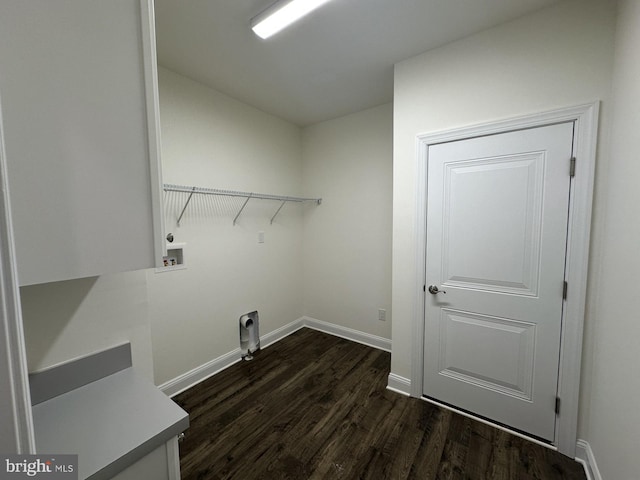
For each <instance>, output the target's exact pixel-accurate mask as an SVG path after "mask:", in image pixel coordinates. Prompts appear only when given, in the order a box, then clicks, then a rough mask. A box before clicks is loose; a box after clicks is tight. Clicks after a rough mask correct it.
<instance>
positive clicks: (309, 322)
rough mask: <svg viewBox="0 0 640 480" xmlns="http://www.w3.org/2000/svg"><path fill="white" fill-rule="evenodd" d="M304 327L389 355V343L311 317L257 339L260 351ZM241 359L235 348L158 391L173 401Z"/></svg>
mask: <svg viewBox="0 0 640 480" xmlns="http://www.w3.org/2000/svg"><path fill="white" fill-rule="evenodd" d="M303 327H308V328H312V329H314V330H319V331H321V332H325V333H328V334H331V335H335V336H337V337H341V338H346V339H347V340H351V341H354V342H358V343H363V344H365V345H368V346H370V347H374V348H378V349H380V350H385V351H387V352H390V351H391V340H388V339H386V338H382V337H378V336H375V335H371V334H368V333H364V332H360V331H358V330H353V329H351V328H346V327H341V326H339V325H334V324H332V323H328V322H323V321H321V320H316V319H315V318H310V317H301V318H299V319H297V320H294V321H293V322H291V323H288V324H287V325H284V326H282V327H280V328H278V329H277V330H274V331H273V332H269V333H267V334H265V335H263V336H262V337H261V338H260V348H261V349H262V348H267V347H269V346H271V345H273V344H274V343H276V342H279V341H280V340H282V339H283V338H285V337H287V336H288V335H291V334H292V333H293V332H295V331H297V330H300V329H301V328H303ZM240 359H241V354H240V348H236V349H234V350H232V351H230V352H228V353H225V354H224V355H221V356H219V357H217V358H214V359H213V360H210V361H209V362H207V363H205V364H204V365H200V366H199V367H196V368H194V369H193V370H189V371H188V372H186V373H183V374H182V375H179V376H178V377H176V378H174V379H172V380H169V381H168V382H165V383H163V384H162V385H159V386H158V388H159V389H160V390H162V391H163V392H164V393H165V394H166V395H168V396H169V397H173V396H175V395H178V394H179V393H182V392H184V391H185V390H187V389H189V388H191V387H193V386H194V385H197V384H198V383H200V382H202V381H204V380H206V379H207V378H209V377H211V376H213V375H215V374H216V373H219V372H221V371H222V370H224V369H225V368H228V367H230V366H231V365H233V364H234V363H237V362H239V361H240Z"/></svg>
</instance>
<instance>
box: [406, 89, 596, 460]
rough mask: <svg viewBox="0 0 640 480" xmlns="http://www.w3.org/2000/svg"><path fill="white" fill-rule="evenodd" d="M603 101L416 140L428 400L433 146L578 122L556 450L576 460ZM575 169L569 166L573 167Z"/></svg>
mask: <svg viewBox="0 0 640 480" xmlns="http://www.w3.org/2000/svg"><path fill="white" fill-rule="evenodd" d="M599 107H600V103H599V101H596V102H593V103H589V104H584V105H578V106H573V107H567V108H562V109H557V110H551V111H546V112H543V113H537V114H533V115H526V116H519V117H514V118H510V119H506V120H499V121H495V122H488V123H483V124H479V125H474V126H470V127H463V128H457V129H452V130H446V131H441V132H434V133H426V134H423V135H419V136H418V137H417V138H416V157H417V169H418V175H417V178H416V181H417V185H416V193H417V195H416V196H417V198H416V201H417V218H416V253H415V265H416V266H417V268H416V273H417V278H416V283H415V291H414V302H415V303H414V318H413V345H412V369H411V379H410V380H411V387H410V391H411V395H412V396H414V397H417V398H423V397H422V392H423V369H424V363H423V360H424V357H423V355H424V314H425V305H424V301H425V293H424V290H423V288H424V285H425V271H424V268H423V267H422V266H424V265H425V260H426V258H425V246H426V234H427V225H426V219H427V209H426V199H427V171H428V169H427V164H428V155H429V145H434V144H438V143H443V142H449V141H455V140H463V139H467V138H473V137H478V136H483V135H492V134H498V133H504V132H509V131H514V130H521V129H524V128H533V127H540V126H545V125H551V124H555V123H560V122H568V121H573V122H575V131H574V140H573V141H574V152H575V156H576V159H577V161H576V175H575V177H573V179H572V184H571V194H570V198H569V228H568V239H567V257H566V279H567V282H568V291H567V299H566V300H565V308H564V311H563V317H562V334H561V345H560V371H559V380H558V396H559V398H560V413H559V414H558V415H557V417H556V435H555V439H554V442H553V445H552V448H555V449H557V450H558V451H559V452H560V453H563V454H565V455H567V456H569V457H571V458H573V457H575V452H576V441H577V427H578V402H579V395H580V368H581V361H582V335H583V328H584V314H585V306H586V298H587V272H588V260H589V241H590V232H591V211H592V203H593V186H594V175H595V162H596V143H597V126H598V114H599ZM567 168H569V162H567Z"/></svg>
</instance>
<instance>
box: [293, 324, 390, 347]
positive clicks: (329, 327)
mask: <svg viewBox="0 0 640 480" xmlns="http://www.w3.org/2000/svg"><path fill="white" fill-rule="evenodd" d="M302 319H303V326H305V327H308V328H312V329H314V330H319V331H321V332H324V333H328V334H330V335H335V336H336V337H341V338H345V339H347V340H351V341H352V342H357V343H362V344H363V345H367V346H369V347H373V348H377V349H378V350H384V351H385V352H391V340H389V339H388V338H384V337H379V336H377V335H371V334H370V333H365V332H361V331H359V330H354V329H352V328H347V327H343V326H340V325H336V324H334V323H329V322H323V321H322V320H317V319H315V318H311V317H302Z"/></svg>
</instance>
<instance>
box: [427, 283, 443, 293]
mask: <svg viewBox="0 0 640 480" xmlns="http://www.w3.org/2000/svg"><path fill="white" fill-rule="evenodd" d="M428 290H429V293H430V294H431V295H437V294H438V293H447V292H445V291H444V290H439V289H438V287H437V286H435V285H429V289H428Z"/></svg>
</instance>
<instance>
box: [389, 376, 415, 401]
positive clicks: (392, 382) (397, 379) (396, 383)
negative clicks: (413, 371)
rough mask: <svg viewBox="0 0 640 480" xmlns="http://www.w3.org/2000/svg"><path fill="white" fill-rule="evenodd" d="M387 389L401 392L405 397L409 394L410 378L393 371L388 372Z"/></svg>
mask: <svg viewBox="0 0 640 480" xmlns="http://www.w3.org/2000/svg"><path fill="white" fill-rule="evenodd" d="M387 390H391V391H394V392H396V393H401V394H402V395H406V396H407V397H410V396H411V380H409V379H408V378H404V377H401V376H400V375H396V374H395V373H390V374H389V377H388V380H387Z"/></svg>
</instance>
